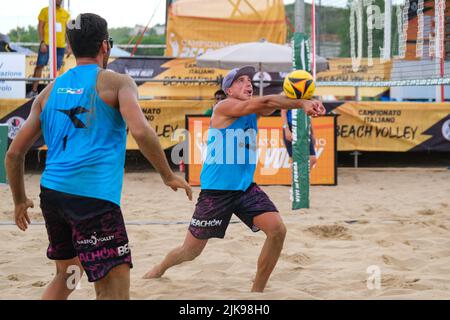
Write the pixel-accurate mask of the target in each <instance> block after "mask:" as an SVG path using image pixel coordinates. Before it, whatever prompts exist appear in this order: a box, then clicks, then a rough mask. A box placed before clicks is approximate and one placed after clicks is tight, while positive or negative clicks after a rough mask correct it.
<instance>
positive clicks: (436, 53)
mask: <svg viewBox="0 0 450 320" xmlns="http://www.w3.org/2000/svg"><path fill="white" fill-rule="evenodd" d="M440 2H441V0H434V22H435V23H434V25H435V31H434V34H435V38H434V39H435V43H434V46H435V49H434V58H435V66H436V75H440V74H441V55H442V47H441V45H442V43H443V38H442V36H443V35H442V34H441V31H442V30H441V25H442V21H441V19H442V17H441V12H440V11H441V10H440V9H441V7H440V5H441V3H440ZM436 102H442V94H441V86H436Z"/></svg>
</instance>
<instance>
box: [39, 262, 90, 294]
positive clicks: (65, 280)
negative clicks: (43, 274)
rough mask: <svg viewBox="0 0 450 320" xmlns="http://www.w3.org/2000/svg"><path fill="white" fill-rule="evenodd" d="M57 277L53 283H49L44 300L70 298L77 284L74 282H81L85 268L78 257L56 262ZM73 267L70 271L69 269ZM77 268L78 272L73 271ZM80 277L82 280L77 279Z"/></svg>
mask: <svg viewBox="0 0 450 320" xmlns="http://www.w3.org/2000/svg"><path fill="white" fill-rule="evenodd" d="M55 263H56V275H55V277H54V278H53V280H52V282H50V283H49V285H48V286H47V288H45V291H44V293H43V294H42V300H65V299H67V298H68V297H69V295H70V294H71V293H72V291H73V290H75V287H76V285H77V283H74V282H73V281H72V280H78V281H79V280H80V279H81V276H82V274H83V267H82V266H81V263H80V260H78V257H76V258H73V259H68V260H56V261H55ZM69 267H71V268H70V269H69V270H68V268H69ZM73 267H76V268H77V270H76V271H74V270H72V268H73ZM74 272H75V273H74ZM77 276H79V278H80V279H76V278H77ZM70 277H72V279H70Z"/></svg>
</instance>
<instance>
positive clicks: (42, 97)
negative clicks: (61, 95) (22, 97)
mask: <svg viewBox="0 0 450 320" xmlns="http://www.w3.org/2000/svg"><path fill="white" fill-rule="evenodd" d="M54 85H55V81H52V82H50V83H49V84H48V85H47V86H46V87H45V88H44V90H42V91H41V93H39V95H38V96H37V97H36V99H35V100H34V102H33V107H34V108H38V109H39V111H42V110H43V109H44V106H45V104H46V103H47V100H48V98H49V97H50V94H51V92H52V90H53V87H54Z"/></svg>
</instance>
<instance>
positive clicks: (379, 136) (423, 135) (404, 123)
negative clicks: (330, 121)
mask: <svg viewBox="0 0 450 320" xmlns="http://www.w3.org/2000/svg"><path fill="white" fill-rule="evenodd" d="M329 106H330V104H329V105H327V110H328V111H330V110H331V109H330V108H329ZM333 107H334V109H333V112H334V113H337V114H339V115H340V116H339V117H338V145H339V148H338V150H339V151H353V150H360V151H393V152H406V151H408V152H411V151H450V103H417V102H345V103H342V104H339V105H337V106H336V105H335V106H333Z"/></svg>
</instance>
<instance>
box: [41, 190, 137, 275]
mask: <svg viewBox="0 0 450 320" xmlns="http://www.w3.org/2000/svg"><path fill="white" fill-rule="evenodd" d="M40 198H41V209H42V214H43V216H44V220H45V226H46V228H47V234H48V240H49V242H50V243H49V246H48V249H47V257H48V258H49V259H51V260H67V259H72V258H75V257H77V256H78V258H79V259H80V262H81V265H82V266H83V268H84V271H85V272H86V275H87V277H88V280H89V282H95V281H98V280H100V279H102V278H103V277H105V276H106V275H107V274H108V272H109V271H111V269H112V268H114V267H116V266H118V265H120V264H124V263H125V264H128V265H129V266H130V268H132V267H133V264H132V261H131V251H130V248H129V246H128V236H127V231H126V229H125V223H124V220H123V217H122V211H121V210H120V207H119V206H118V205H116V204H114V203H112V202H109V201H105V200H100V199H95V198H89V197H82V196H77V195H72V194H67V193H63V192H59V191H55V190H51V189H48V188H45V187H43V186H41V194H40Z"/></svg>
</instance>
